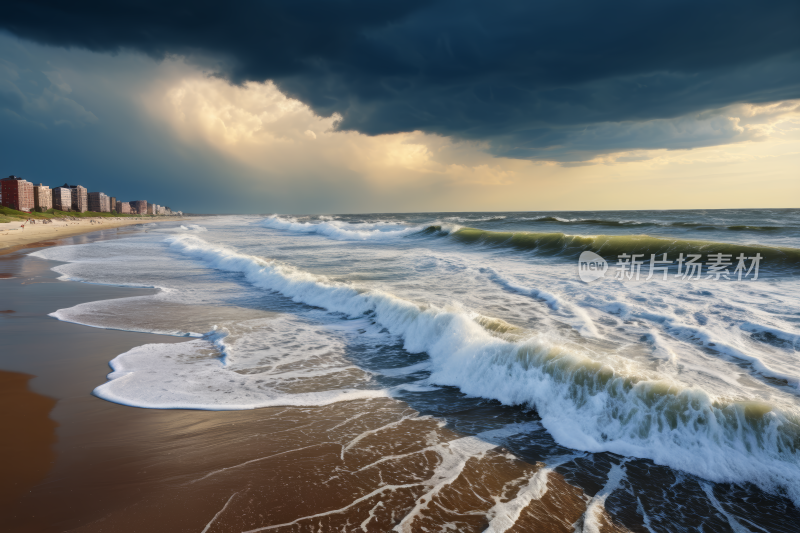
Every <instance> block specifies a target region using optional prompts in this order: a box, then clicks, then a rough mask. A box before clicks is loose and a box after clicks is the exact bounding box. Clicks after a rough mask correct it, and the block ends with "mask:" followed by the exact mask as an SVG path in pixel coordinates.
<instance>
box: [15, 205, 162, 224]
mask: <svg viewBox="0 0 800 533" xmlns="http://www.w3.org/2000/svg"><path fill="white" fill-rule="evenodd" d="M64 216H69V217H75V218H95V217H109V218H110V217H123V218H124V217H152V216H154V215H120V214H117V213H96V212H94V211H87V212H85V213H77V212H75V211H58V210H56V209H48V210H47V211H44V212H43V213H36V212H34V211H31V212H30V213H26V212H25V211H17V210H16V209H11V208H9V207H0V222H21V221H23V220H28V219H29V218H33V219H42V218H59V217H64Z"/></svg>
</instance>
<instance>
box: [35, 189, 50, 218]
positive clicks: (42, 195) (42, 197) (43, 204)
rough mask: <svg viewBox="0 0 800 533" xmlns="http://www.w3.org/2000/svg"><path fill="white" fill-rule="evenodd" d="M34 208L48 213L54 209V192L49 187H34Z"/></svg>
mask: <svg viewBox="0 0 800 533" xmlns="http://www.w3.org/2000/svg"><path fill="white" fill-rule="evenodd" d="M33 207H34V208H35V209H36V210H37V211H40V212H41V211H47V210H48V209H50V208H52V207H53V192H52V191H51V190H50V187H49V186H47V185H42V184H41V183H40V184H39V185H34V186H33Z"/></svg>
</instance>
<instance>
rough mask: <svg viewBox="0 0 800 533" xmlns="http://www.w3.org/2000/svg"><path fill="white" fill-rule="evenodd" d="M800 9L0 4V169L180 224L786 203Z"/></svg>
mask: <svg viewBox="0 0 800 533" xmlns="http://www.w3.org/2000/svg"><path fill="white" fill-rule="evenodd" d="M798 28H800V2H797V1H796V0H793V1H761V2H757V3H756V2H740V1H736V0H729V1H725V2H721V1H706V0H701V1H697V0H695V1H692V2H688V1H682V0H671V1H661V0H649V1H646V2H643V1H641V0H639V1H636V2H633V1H630V2H629V1H618V2H614V3H613V5H612V4H609V3H602V2H595V1H588V0H561V1H558V2H555V1H535V2H534V1H517V2H511V1H505V0H502V1H499V0H495V1H492V2H474V1H470V0H459V1H441V0H423V1H418V0H407V1H404V2H374V1H369V2H367V1H364V0H351V1H312V0H293V1H291V2H282V1H273V2H263V1H244V2H237V3H235V5H228V4H227V3H221V2H207V1H193V2H183V1H178V2H163V1H161V2H152V1H148V0H139V1H127V2H115V3H108V2H89V1H82V2H72V3H64V2H55V1H40V0H26V1H24V2H17V1H13V0H9V1H7V2H4V3H3V7H2V8H0V120H2V125H3V127H2V128H0V167H2V168H0V174H3V175H9V174H14V175H18V176H21V177H23V178H25V179H28V180H29V181H33V182H34V183H39V182H42V183H45V184H49V185H51V186H57V185H61V184H63V183H65V182H69V183H71V184H81V185H84V186H86V187H87V188H89V190H90V191H102V192H105V193H106V194H109V195H110V196H116V197H117V198H119V199H121V200H123V201H127V200H136V199H146V200H148V201H150V202H154V203H158V204H161V205H167V206H170V207H172V208H173V209H180V210H183V211H187V212H194V213H272V212H278V213H370V212H423V211H557V210H604V209H688V208H706V209H713V208H744V207H753V208H755V207H800V205H798V199H800V31H798V30H797V29H798Z"/></svg>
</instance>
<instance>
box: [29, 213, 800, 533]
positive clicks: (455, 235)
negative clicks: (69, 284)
mask: <svg viewBox="0 0 800 533" xmlns="http://www.w3.org/2000/svg"><path fill="white" fill-rule="evenodd" d="M585 252H591V253H592V254H595V255H592V254H589V255H591V256H592V257H594V258H595V259H594V260H595V261H596V262H598V263H597V264H600V263H603V262H605V268H606V270H605V272H604V275H603V276H601V277H599V278H598V279H595V280H592V281H589V282H587V281H585V280H584V279H582V278H584V276H583V275H582V274H583V273H585V270H584V271H582V270H581V269H580V268H579V262H580V261H579V260H581V259H582V258H585V257H587V256H586V255H585ZM582 254H584V255H582ZM665 254H666V255H665ZM31 255H33V256H36V257H40V258H43V259H48V260H54V261H59V262H61V263H62V264H60V265H59V266H57V267H56V268H55V270H56V271H57V272H58V273H59V274H60V275H61V277H62V279H65V280H66V279H69V280H75V281H82V282H86V283H99V284H109V285H119V286H131V287H153V288H158V289H160V291H159V292H158V294H156V295H153V296H137V297H131V298H122V299H116V300H107V301H100V302H92V303H86V304H81V305H78V306H75V307H72V308H68V309H61V310H58V311H56V312H55V313H53V315H52V316H54V317H56V318H58V319H59V320H63V321H68V322H74V323H78V324H84V325H87V326H94V327H101V328H110V329H121V330H128V331H142V332H152V333H159V334H167V335H177V336H185V337H186V338H187V340H186V342H182V343H169V344H163V343H159V342H158V340H157V338H156V337H154V341H153V343H152V344H147V345H144V346H141V347H138V348H134V349H133V350H130V351H128V352H126V353H123V354H117V355H116V357H115V358H113V359H112V360H111V361H110V362H109V363H110V365H111V370H112V372H111V373H110V374H109V375H108V381H107V382H105V383H97V388H96V389H95V390H94V394H95V395H96V396H97V397H99V398H102V399H104V400H107V401H110V402H115V403H119V404H124V405H129V406H135V407H141V408H150V409H203V410H244V409H258V408H264V407H282V406H285V407H287V408H288V407H306V408H308V407H311V408H313V407H320V408H322V407H323V406H331V405H338V404H342V405H345V404H348V402H359V403H357V404H356V403H349V405H359V406H363V407H361V408H360V409H361V411H360V412H357V413H354V414H353V415H352V416H354V417H356V418H360V419H365V420H366V419H370V417H379V416H383V415H378V414H376V413H375V412H373V411H372V410H371V409H370V407H369V406H370V405H371V403H374V401H375V400H378V399H380V400H381V403H380V405H385V402H386V401H390V402H393V405H396V406H397V408H398V412H402V413H403V414H402V416H401V417H400V418H399V419H393V420H392V421H390V422H387V424H386V425H385V426H381V428H383V429H385V430H387V431H388V430H389V429H391V428H390V427H389V426H391V427H394V428H396V427H398V426H397V424H400V423H402V424H403V425H404V426H403V427H406V426H408V430H407V431H406V432H405V437H404V438H405V439H409V440H410V441H415V442H417V443H418V444H419V446H420V447H419V448H418V449H419V450H424V451H425V452H424V453H431V454H433V456H434V457H435V458H436V459H435V460H434V461H433V466H431V468H430V469H429V471H427V473H421V472H416V471H414V474H413V476H412V477H413V478H414V479H412V480H408V479H406V480H405V481H403V482H400V481H397V482H395V483H392V482H385V483H384V484H383V485H381V484H376V485H375V486H374V487H372V488H370V489H369V490H368V489H367V488H364V489H363V491H364V494H363V495H362V496H360V497H363V498H366V497H367V496H369V495H370V494H372V492H370V491H380V492H376V493H375V494H377V495H378V496H380V497H384V496H386V494H387V493H388V492H387V491H389V492H390V491H394V490H399V489H398V487H399V488H404V487H408V486H412V485H414V483H416V484H417V485H419V486H421V487H426V489H425V490H424V491H423V492H422V493H421V494H419V495H417V496H414V499H413V502H412V504H401V503H399V502H398V503H396V504H393V503H392V500H391V499H388V500H385V501H386V502H387V503H385V505H383V504H382V506H383V508H382V510H381V509H379V508H378V506H377V505H376V506H375V507H374V508H372V510H370V511H369V512H370V515H369V517H375V516H377V515H378V514H379V511H380V512H384V511H385V512H387V513H388V512H389V510H388V508H391V507H392V506H393V505H395V508H394V509H392V512H391V517H392V519H393V520H394V521H393V522H392V524H393V527H394V528H395V529H396V530H397V531H411V530H416V529H414V528H415V527H417V526H415V524H417V525H419V524H421V523H422V522H418V523H417V522H415V521H422V520H428V521H430V523H429V527H430V528H431V529H430V530H443V528H445V527H450V526H452V528H454V530H458V531H468V530H473V529H469V528H472V527H473V524H478V525H476V526H474V527H475V528H476V529H474V530H476V531H513V530H514V528H515V527H521V526H520V524H522V523H523V521H524V520H527V521H528V522H525V523H526V524H528V525H529V526H530V525H531V524H534V525H536V524H538V523H539V522H537V520H539V519H541V520H545V518H541V517H543V516H545V515H548V516H552V515H558V514H559V513H562V512H563V514H564V517H562V518H563V520H562V522H564V524H567V525H569V526H570V527H574V528H575V529H576V530H579V531H600V530H606V529H608V528H612V529H613V528H616V530H621V531H624V530H629V531H734V532H737V533H738V532H740V531H770V532H772V531H787V532H788V531H796V527H797V521H798V519H800V277H798V276H800V210H798V209H782V210H708V211H706V210H681V211H619V212H614V211H598V212H585V211H584V212H558V213H551V212H547V213H537V212H523V213H516V212H515V213H420V214H370V215H324V216H322V215H311V216H299V215H296V216H289V215H264V216H255V215H254V216H219V217H207V218H204V219H202V221H199V222H197V223H190V222H175V223H166V224H158V225H156V224H150V225H146V226H142V227H141V228H140V231H139V232H138V233H133V234H131V235H130V236H127V237H124V238H120V239H113V240H104V241H99V242H93V243H90V244H81V245H73V246H58V247H53V248H48V249H43V250H39V251H36V252H34V253H32V254H31ZM654 261H659V262H658V263H656V264H651V263H652V262H654ZM689 265H691V268H689ZM651 267H657V268H656V269H654V270H652V271H651ZM376 419H377V418H376ZM415 424H416V426H415ZM414 427H418V428H419V430H418V431H417V430H414ZM442 429H446V430H447V431H448V432H450V433H448V434H449V435H451V437H448V438H447V439H444V440H443V437H441V435H442V432H441V431H440V430H442ZM377 431H378V430H376V429H370V430H368V431H365V432H363V433H359V434H355V435H353V436H351V437H348V439H349V440H347V442H344V441H343V442H342V445H341V458H342V460H345V457H346V455H347V453H350V451H351V450H355V448H357V446H356V444H358V443H360V442H366V440H365V439H367V440H368V439H372V438H375V436H376V435H378V434H379V433H378V432H377ZM387 435H388V433H387ZM452 435H456V436H457V437H458V438H455V437H453V436H452ZM417 453H423V452H419V451H408V452H407V453H406V452H404V453H399V452H397V453H395V452H393V454H391V455H385V456H383V457H382V458H378V459H376V460H375V462H374V464H373V463H370V464H371V466H370V468H376V469H378V470H379V471H381V472H384V470H383V469H384V468H386V469H388V468H389V467H390V465H392V464H393V462H394V463H396V464H394V467H395V470H396V467H397V465H398V464H405V463H403V461H411V460H412V459H413V455H414V454H417ZM498 461H501V462H502V461H511V462H513V464H516V465H523V464H524V465H535V466H536V468H535V469H532V468H522V467H519V468H516V470H514V473H513V474H512V473H510V472H511V471H510V470H509V471H508V472H509V473H507V477H505V478H503V477H502V476H500V475H499V474H497V469H498V468H499V467H498V466H497V462H498ZM409 464H410V463H409ZM509 464H510V463H509ZM365 468H366V467H365ZM468 471H469V472H470V474H469V476H472V477H470V478H469V479H470V480H471V481H470V483H466V482H464V481H463V480H464V479H465V477H464V476H467V472H468ZM386 472H388V470H386ZM409 472H411V470H409ZM489 472H492V475H491V476H490V475H488V473H489ZM395 473H396V472H395ZM482 473H483V474H482ZM341 475H342V476H343V475H344V474H341ZM408 475H409V476H411V473H409V474H408ZM481 475H484V478H481V477H480V476H481ZM414 476H416V477H414ZM475 476H477V478H476V477H475ZM498 476H500V477H498ZM515 476H516V477H515ZM381 479H382V480H383V478H381ZM475 479H483V481H482V482H479V483H478V482H476V481H475ZM556 480H558V483H556ZM376 483H377V481H376ZM476 483H477V484H478V485H481V483H482V485H481V486H482V487H483V489H485V490H486V491H488V492H486V493H485V494H483V493H481V496H480V498H481V499H482V500H485V502H486V503H485V504H478V503H474V504H469V506H468V505H467V503H459V498H460V497H463V498H465V499H464V500H463V501H464V502H466V501H467V499H468V498H466V495H467V493H469V494H473V493H476V490H478V489H476V488H475V486H474V485H475V484H476ZM462 485H463V486H462ZM415 486H416V485H415ZM459 487H461V488H459ZM483 489H481V490H483ZM446 490H449V491H455V494H456V495H458V494H460V495H461V496H460V497H455V496H453V494H451V495H450V496H448V498H447V499H446V501H445V499H443V498H444V496H443V494H444V493H445V491H446ZM548 490H549V491H551V492H557V491H561V493H562V494H565V495H566V494H571V495H573V496H574V498H573V500H574V501H575V502H578V503H575V505H578V504H580V506H581V511H580V512H579V513H578V515H577V518H574V517H571V516H572V515H570V514H569V513H568V512H567V511H566V507H564V509H562V510H561V511H559V510H558V508H557V507H554V508H552V509H550V511H548V512H547V513H544V514H541V515H539V516H540V518H536V516H534V514H531V513H532V512H533V511H531V509H533V507H532V506H533V505H534V504H535V502H537V501H539V500H542V498H543V497H544V495H545V493H547V492H548ZM459 491H460V492H459ZM357 492H358V491H356V493H357ZM478 492H480V491H478ZM565 497H566V496H565ZM570 497H572V496H570ZM356 500H358V498H355V497H354V504H353V505H355V503H356ZM564 501H566V500H564ZM570 501H572V500H570ZM434 502H436V505H434ZM581 502H582V503H581ZM464 506H467V507H469V509H467V507H464ZM462 507H464V508H462ZM348 508H349V507H348ZM434 508H435V509H434ZM328 511H329V510H328V509H319V512H320V513H326V512H328ZM526 513H528V514H527V515H526ZM478 515H480V516H479V519H478V518H475V517H476V516H478ZM567 515H569V516H570V518H569V519H567ZM387 516H388V515H387ZM526 516H527V518H526ZM532 517H533V518H532ZM306 518H308V519H309V520H312V519H313V517H306ZM300 519H303V517H300V518H298V520H300ZM369 519H370V518H368V519H367V521H366V522H364V524H368V523H369ZM473 519H475V520H477V522H476V521H475V520H473ZM376 520H377V518H376ZM387 520H388V518H387ZM298 523H299V522H298ZM542 524H543V522H542ZM467 525H469V527H467ZM265 527H266V526H265ZM365 527H366V526H365ZM542 527H543V530H550V529H547V528H545V527H544V526H542ZM548 527H550V526H548ZM553 527H555V526H553ZM364 530H365V531H366V529H364ZM553 530H556V529H553Z"/></svg>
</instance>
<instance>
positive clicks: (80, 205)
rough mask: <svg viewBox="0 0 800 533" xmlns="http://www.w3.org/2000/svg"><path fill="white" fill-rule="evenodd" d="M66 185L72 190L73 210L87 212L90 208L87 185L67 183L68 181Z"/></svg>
mask: <svg viewBox="0 0 800 533" xmlns="http://www.w3.org/2000/svg"><path fill="white" fill-rule="evenodd" d="M64 187H69V188H70V190H71V191H72V210H73V211H77V212H78V213H85V212H86V211H88V210H89V194H88V193H87V191H86V187H84V186H82V185H67V184H66V183H65V184H64Z"/></svg>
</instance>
